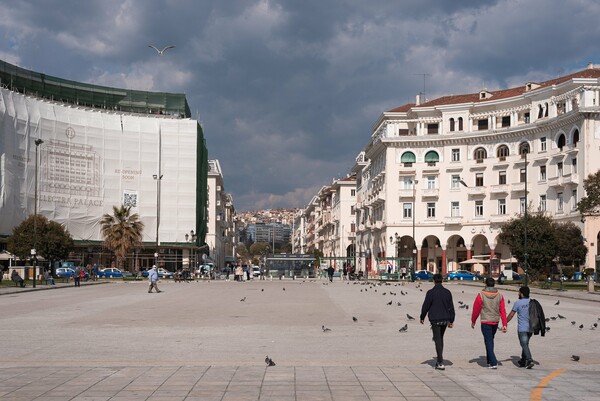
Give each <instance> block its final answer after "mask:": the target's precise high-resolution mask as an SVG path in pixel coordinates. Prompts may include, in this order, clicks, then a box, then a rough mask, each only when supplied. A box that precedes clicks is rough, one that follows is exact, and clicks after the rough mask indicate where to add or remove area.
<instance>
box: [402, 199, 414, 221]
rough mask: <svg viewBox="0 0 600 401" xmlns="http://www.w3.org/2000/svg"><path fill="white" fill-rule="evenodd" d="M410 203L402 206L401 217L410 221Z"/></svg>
mask: <svg viewBox="0 0 600 401" xmlns="http://www.w3.org/2000/svg"><path fill="white" fill-rule="evenodd" d="M412 205H413V204H412V203H409V202H406V203H404V205H403V210H404V213H403V216H404V218H405V219H410V218H411V217H412Z"/></svg>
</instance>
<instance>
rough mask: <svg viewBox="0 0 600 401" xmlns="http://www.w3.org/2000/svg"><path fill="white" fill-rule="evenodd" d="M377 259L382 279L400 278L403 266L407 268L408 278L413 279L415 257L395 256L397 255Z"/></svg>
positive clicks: (378, 273)
mask: <svg viewBox="0 0 600 401" xmlns="http://www.w3.org/2000/svg"><path fill="white" fill-rule="evenodd" d="M376 259H377V276H378V277H379V279H380V280H399V279H400V272H401V271H402V268H406V273H407V274H408V278H409V279H410V280H411V281H413V277H414V274H415V272H414V270H413V259H412V258H395V257H380V258H376Z"/></svg>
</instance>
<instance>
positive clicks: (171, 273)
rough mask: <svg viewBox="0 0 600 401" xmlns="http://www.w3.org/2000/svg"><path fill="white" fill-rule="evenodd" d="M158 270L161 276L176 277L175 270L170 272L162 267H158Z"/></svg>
mask: <svg viewBox="0 0 600 401" xmlns="http://www.w3.org/2000/svg"><path fill="white" fill-rule="evenodd" d="M156 272H157V273H158V277H159V278H173V277H174V274H173V272H170V271H168V270H167V269H165V268H162V267H159V268H158V269H156Z"/></svg>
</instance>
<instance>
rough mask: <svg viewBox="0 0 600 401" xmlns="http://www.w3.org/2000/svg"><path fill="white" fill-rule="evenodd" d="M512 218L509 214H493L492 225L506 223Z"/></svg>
mask: <svg viewBox="0 0 600 401" xmlns="http://www.w3.org/2000/svg"><path fill="white" fill-rule="evenodd" d="M509 219H510V216H509V215H507V214H492V215H490V223H504V222H505V221H508V220H509Z"/></svg>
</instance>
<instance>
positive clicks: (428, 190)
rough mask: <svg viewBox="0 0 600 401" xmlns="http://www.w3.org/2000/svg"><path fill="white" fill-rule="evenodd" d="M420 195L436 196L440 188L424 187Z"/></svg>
mask: <svg viewBox="0 0 600 401" xmlns="http://www.w3.org/2000/svg"><path fill="white" fill-rule="evenodd" d="M421 195H422V196H423V198H438V197H439V196H440V190H439V189H438V188H425V189H423V190H422V192H421Z"/></svg>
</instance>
